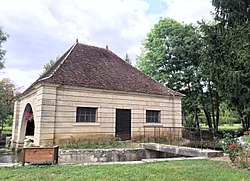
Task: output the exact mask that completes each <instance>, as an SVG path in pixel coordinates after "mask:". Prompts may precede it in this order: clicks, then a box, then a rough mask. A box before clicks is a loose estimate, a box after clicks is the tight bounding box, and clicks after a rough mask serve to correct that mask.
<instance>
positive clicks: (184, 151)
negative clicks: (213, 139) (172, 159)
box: [143, 143, 222, 157]
mask: <svg viewBox="0 0 250 181" xmlns="http://www.w3.org/2000/svg"><path fill="white" fill-rule="evenodd" d="M143 147H144V148H145V149H148V150H154V151H160V152H166V153H172V154H176V155H182V156H190V157H216V156H219V155H221V154H222V152H221V151H217V150H211V149H199V148H192V147H184V146H174V145H165V144H158V143H144V144H143Z"/></svg>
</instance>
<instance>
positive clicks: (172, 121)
mask: <svg viewBox="0 0 250 181" xmlns="http://www.w3.org/2000/svg"><path fill="white" fill-rule="evenodd" d="M182 97H183V95H182V94H180V93H178V92H175V91H173V90H171V89H169V88H168V87H165V86H163V85H161V84H159V83H158V82H156V81H154V80H153V79H151V78H150V77H148V76H146V75H144V74H143V73H141V72H140V71H139V70H137V69H136V68H134V67H133V66H131V65H130V64H128V63H126V62H125V61H124V60H122V59H121V58H119V57H118V56H117V55H115V54H114V53H113V52H111V51H110V50H108V48H106V49H104V48H98V47H94V46H89V45H84V44H81V43H78V42H77V43H76V44H75V45H73V46H72V47H71V48H70V49H69V50H68V51H67V52H66V53H65V54H64V55H63V56H62V57H61V58H60V59H59V60H58V61H57V62H56V63H55V64H54V65H53V66H52V67H51V68H50V69H49V70H48V71H47V72H45V73H44V74H43V75H42V76H41V77H40V78H38V80H36V81H35V82H34V83H33V84H32V85H31V86H30V87H29V88H28V89H27V90H26V91H24V92H23V93H22V94H21V95H20V96H19V97H18V98H17V100H16V102H15V110H14V123H13V131H12V147H14V148H18V147H23V145H24V139H25V137H27V136H29V138H32V139H33V140H34V145H36V146H44V145H54V144H60V142H62V141H64V140H66V139H70V138H94V139H98V138H104V137H114V136H118V137H120V138H121V139H123V140H129V139H133V138H135V137H136V136H138V135H141V134H143V128H144V126H148V125H158V126H163V127H180V126H181V98H182Z"/></svg>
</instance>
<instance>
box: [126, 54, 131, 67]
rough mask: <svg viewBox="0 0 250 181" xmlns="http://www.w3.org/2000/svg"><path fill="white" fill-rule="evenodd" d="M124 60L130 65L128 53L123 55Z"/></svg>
mask: <svg viewBox="0 0 250 181" xmlns="http://www.w3.org/2000/svg"><path fill="white" fill-rule="evenodd" d="M124 60H125V62H127V63H128V64H130V65H131V63H132V62H131V60H130V58H129V56H128V54H127V53H126V55H125V58H124Z"/></svg>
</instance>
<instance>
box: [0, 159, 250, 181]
mask: <svg viewBox="0 0 250 181" xmlns="http://www.w3.org/2000/svg"><path fill="white" fill-rule="evenodd" d="M0 180H20V181H22V180H25V181H27V180H50V181H53V180H74V181H75V180H150V181H151V180H171V181H177V180H188V181H193V180H195V181H198V180H202V181H203V180H206V181H209V180H213V181H216V180H219V181H224V180H225V181H228V180H230V181H234V180H237V181H238V180H245V181H246V180H250V172H249V171H246V170H245V171H243V170H237V169H234V168H230V167H228V165H227V163H226V162H220V161H211V160H183V161H168V162H156V163H143V164H132V165H131V164H129V165H124V164H123V165H89V166H60V165H58V166H25V167H18V168H2V169H1V171H0Z"/></svg>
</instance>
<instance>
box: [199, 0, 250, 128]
mask: <svg viewBox="0 0 250 181" xmlns="http://www.w3.org/2000/svg"><path fill="white" fill-rule="evenodd" d="M212 4H213V6H214V7H215V13H214V22H215V23H214V24H206V23H205V22H201V29H202V31H203V32H204V37H203V40H204V42H205V43H206V49H205V51H204V52H203V55H204V57H203V59H202V60H203V61H202V67H203V70H204V72H205V73H206V75H207V76H208V77H209V78H210V79H212V80H213V83H214V85H215V86H216V87H217V90H218V91H219V93H220V95H221V96H222V97H223V99H224V100H225V101H227V102H228V104H229V105H230V106H231V107H233V108H234V109H235V110H236V111H237V112H238V114H239V117H240V119H241V122H242V126H243V128H244V129H246V130H247V129H249V126H250V96H249V95H250V23H249V20H250V1H249V0H213V1H212Z"/></svg>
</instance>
